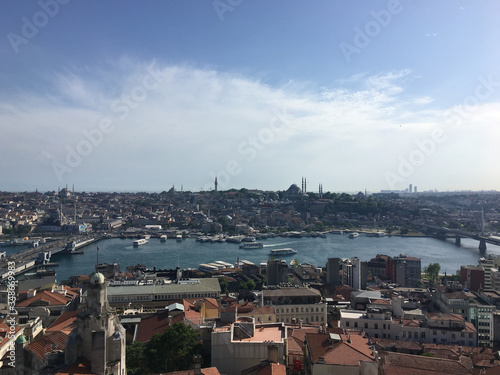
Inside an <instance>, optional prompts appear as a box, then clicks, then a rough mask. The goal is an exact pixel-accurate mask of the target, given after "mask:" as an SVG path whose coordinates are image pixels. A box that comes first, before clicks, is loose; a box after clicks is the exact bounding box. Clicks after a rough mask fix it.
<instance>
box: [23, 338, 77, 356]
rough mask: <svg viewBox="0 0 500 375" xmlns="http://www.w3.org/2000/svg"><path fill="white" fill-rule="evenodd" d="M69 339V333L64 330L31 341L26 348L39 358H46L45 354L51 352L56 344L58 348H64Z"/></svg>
mask: <svg viewBox="0 0 500 375" xmlns="http://www.w3.org/2000/svg"><path fill="white" fill-rule="evenodd" d="M67 340H68V335H67V334H65V333H63V332H54V333H51V334H50V335H47V336H44V337H41V338H39V339H37V340H35V341H33V342H31V343H29V344H28V345H27V346H26V349H27V350H29V351H30V352H32V353H33V354H34V355H36V356H37V357H38V358H40V359H43V360H45V354H47V353H50V352H51V351H52V347H53V346H54V345H57V348H56V349H57V350H64V349H65V348H66V341H67Z"/></svg>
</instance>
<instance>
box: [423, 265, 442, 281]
mask: <svg viewBox="0 0 500 375" xmlns="http://www.w3.org/2000/svg"><path fill="white" fill-rule="evenodd" d="M440 270H441V265H440V264H439V263H430V264H429V265H428V266H427V267H425V268H424V272H425V273H426V274H427V275H428V276H429V279H430V280H432V281H434V280H436V279H437V278H438V276H439V271H440Z"/></svg>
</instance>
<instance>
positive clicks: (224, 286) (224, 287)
mask: <svg viewBox="0 0 500 375" xmlns="http://www.w3.org/2000/svg"><path fill="white" fill-rule="evenodd" d="M219 285H220V290H221V292H222V293H226V292H227V287H228V286H229V283H228V282H227V280H226V279H225V278H224V277H219Z"/></svg>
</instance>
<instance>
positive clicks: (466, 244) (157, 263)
mask: <svg viewBox="0 0 500 375" xmlns="http://www.w3.org/2000/svg"><path fill="white" fill-rule="evenodd" d="M132 242H133V240H132V239H106V240H101V241H99V242H96V243H94V244H92V245H89V246H86V247H84V248H82V249H81V250H83V251H84V254H75V255H67V254H64V255H62V254H60V255H54V256H53V257H52V261H54V262H58V263H59V267H55V268H54V269H55V270H56V272H57V280H58V281H62V280H65V279H68V277H69V276H71V275H81V274H90V273H91V272H92V271H93V270H94V267H95V264H96V261H97V252H96V249H97V247H98V248H99V263H112V262H118V263H120V265H121V268H122V270H123V271H125V270H126V266H128V265H135V264H138V263H143V264H145V265H146V266H147V267H149V268H153V267H156V268H175V267H176V266H177V265H179V266H180V267H181V268H198V266H199V265H200V264H201V263H210V262H214V261H216V260H222V261H225V262H228V263H236V261H237V259H238V258H239V259H240V260H249V261H251V262H254V263H256V264H259V263H261V262H266V261H267V260H268V254H269V251H270V250H271V249H280V248H292V249H294V250H296V251H297V254H295V255H292V256H289V257H286V258H284V259H286V260H287V261H291V260H293V259H295V258H297V259H298V260H299V261H300V262H301V263H310V264H313V265H315V266H319V267H324V266H325V264H326V261H327V259H328V258H331V257H339V258H352V257H358V258H360V259H361V260H363V261H366V260H370V259H371V258H373V257H375V256H376V255H377V254H386V255H390V256H397V255H400V254H406V255H408V256H413V257H418V258H421V259H422V268H423V267H425V266H427V265H428V264H429V263H435V262H437V263H439V264H440V265H441V272H444V271H446V272H448V273H451V274H453V273H455V272H456V271H457V270H458V269H460V266H462V265H470V264H471V265H477V261H478V259H479V257H480V256H479V250H478V246H479V244H478V242H477V241H474V240H470V239H462V244H461V246H456V245H455V243H454V241H452V240H446V241H444V240H437V239H434V238H420V237H409V238H404V237H395V236H392V237H381V238H376V237H365V236H364V235H363V234H362V235H360V236H359V237H358V238H355V239H349V238H348V236H347V235H334V234H329V235H327V237H326V238H312V237H304V238H281V237H276V238H272V239H266V240H262V241H261V242H263V243H264V247H263V248H261V249H252V250H249V249H240V248H239V246H238V244H235V243H229V242H226V243H201V242H196V241H195V240H194V239H191V238H188V239H184V240H183V241H182V242H177V241H176V240H167V242H160V240H159V239H157V238H151V239H150V240H149V242H148V243H147V244H145V245H142V246H140V247H138V248H137V247H133V246H132ZM487 246H488V250H487V253H492V254H496V255H500V247H498V246H494V245H490V244H488V245H487ZM4 249H7V250H8V253H12V252H13V251H15V250H18V249H11V248H4Z"/></svg>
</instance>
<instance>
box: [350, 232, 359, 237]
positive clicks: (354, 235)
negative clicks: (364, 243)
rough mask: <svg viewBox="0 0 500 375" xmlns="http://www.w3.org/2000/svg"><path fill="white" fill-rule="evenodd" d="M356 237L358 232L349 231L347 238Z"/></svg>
mask: <svg viewBox="0 0 500 375" xmlns="http://www.w3.org/2000/svg"><path fill="white" fill-rule="evenodd" d="M356 237H359V233H358V232H352V233H349V238H356Z"/></svg>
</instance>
